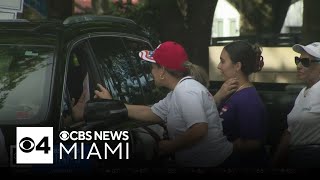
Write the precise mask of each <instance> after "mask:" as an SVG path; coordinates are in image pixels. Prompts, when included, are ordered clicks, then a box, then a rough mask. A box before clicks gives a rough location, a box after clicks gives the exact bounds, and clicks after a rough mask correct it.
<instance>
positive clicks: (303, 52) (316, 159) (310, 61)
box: [273, 42, 320, 168]
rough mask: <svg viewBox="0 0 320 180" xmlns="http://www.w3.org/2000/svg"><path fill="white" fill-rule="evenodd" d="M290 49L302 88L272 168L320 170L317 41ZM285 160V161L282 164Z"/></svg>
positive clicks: (319, 53)
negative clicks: (304, 85)
mask: <svg viewBox="0 0 320 180" xmlns="http://www.w3.org/2000/svg"><path fill="white" fill-rule="evenodd" d="M292 48H293V50H294V51H295V52H297V53H299V54H300V57H295V63H296V65H297V77H298V78H299V79H300V80H302V81H304V82H305V84H306V87H304V88H303V89H302V90H301V91H300V93H299V95H298V96H297V98H296V100H295V103H294V107H293V109H292V110H291V112H290V113H289V114H288V116H287V124H288V128H287V129H286V130H285V132H284V133H283V135H282V138H281V141H280V144H279V146H278V149H277V151H276V153H275V155H274V159H273V165H275V166H277V167H279V166H288V167H292V168H320V42H314V43H311V44H309V45H307V46H303V45H300V44H296V45H294V46H293V47H292ZM285 159H287V161H285Z"/></svg>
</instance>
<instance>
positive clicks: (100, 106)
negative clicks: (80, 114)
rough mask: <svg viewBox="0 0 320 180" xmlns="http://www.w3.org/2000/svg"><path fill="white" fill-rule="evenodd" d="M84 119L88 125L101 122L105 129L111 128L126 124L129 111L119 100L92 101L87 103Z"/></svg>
mask: <svg viewBox="0 0 320 180" xmlns="http://www.w3.org/2000/svg"><path fill="white" fill-rule="evenodd" d="M84 119H85V120H86V122H87V123H88V124H89V123H99V122H100V123H101V124H103V126H104V127H110V126H112V125H118V124H121V123H123V122H126V121H127V120H128V110H127V108H126V106H125V105H124V103H123V102H121V101H119V100H113V99H92V100H89V101H88V102H87V103H86V107H85V109H84ZM100 123H99V124H100Z"/></svg>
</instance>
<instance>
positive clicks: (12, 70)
mask: <svg viewBox="0 0 320 180" xmlns="http://www.w3.org/2000/svg"><path fill="white" fill-rule="evenodd" d="M0 37H1V38H0V125H1V128H2V131H3V132H4V136H5V138H6V141H7V145H8V147H9V146H11V145H14V144H15V127H17V126H50V127H53V128H54V137H58V133H59V132H60V131H62V130H108V129H111V130H117V129H122V130H123V129H125V130H128V131H129V133H130V137H131V138H130V141H131V142H130V143H131V145H132V148H131V150H130V151H131V153H132V156H131V157H137V158H138V159H139V158H141V159H144V160H145V159H147V160H148V159H152V158H153V156H154V149H153V148H154V142H153V141H154V140H152V139H154V138H153V137H156V136H157V135H161V134H162V132H163V128H162V127H161V126H157V125H153V126H149V125H146V124H139V123H137V122H136V121H131V120H130V121H126V120H122V119H119V117H121V116H119V117H117V116H113V117H115V119H114V121H113V119H112V118H111V119H110V117H109V119H107V120H108V122H107V121H106V119H103V118H102V119H101V117H99V116H98V115H97V114H95V113H96V112H89V111H86V112H87V113H88V112H89V113H88V114H86V116H87V117H88V119H87V121H76V120H72V119H71V121H70V122H71V123H65V119H66V117H71V118H72V117H73V116H72V115H71V114H72V113H71V110H70V109H71V107H72V99H73V98H74V99H75V101H76V102H75V103H77V99H79V97H80V96H81V93H82V92H83V90H87V91H88V93H89V94H90V97H89V98H88V99H91V100H92V99H93V97H94V90H96V89H97V86H96V85H97V83H100V84H102V85H103V86H105V87H107V88H108V89H109V90H110V92H111V93H112V96H113V98H114V99H118V100H121V101H122V102H126V103H129V104H149V105H151V104H153V103H154V102H157V101H158V100H159V99H161V98H163V94H161V93H160V91H159V90H158V89H157V88H156V87H154V85H153V79H152V76H151V74H150V72H147V71H145V69H147V68H146V66H145V65H144V64H142V63H141V61H140V59H139V56H138V52H139V51H140V50H143V49H153V47H154V45H155V44H158V42H156V41H153V40H152V38H151V37H150V36H149V34H148V33H147V32H146V31H144V30H143V29H142V28H141V27H139V26H138V25H137V24H136V23H134V22H133V21H131V20H129V19H124V18H119V17H112V16H92V15H85V16H74V17H69V18H67V19H66V20H65V21H64V22H63V23H61V22H27V21H24V20H18V21H13V22H1V26H0ZM88 99H87V100H88ZM95 103H97V102H92V105H93V108H91V110H92V109H93V110H94V108H95ZM114 105H116V103H114ZM97 107H98V106H97ZM90 113H91V114H90ZM95 117H97V119H95ZM124 119H125V118H124ZM106 122H107V123H106ZM141 127H142V128H141ZM155 129H156V130H155ZM159 132H160V133H159ZM150 134H151V135H150ZM150 143H151V144H150ZM145 146H148V147H149V148H146V147H145ZM8 151H10V150H8Z"/></svg>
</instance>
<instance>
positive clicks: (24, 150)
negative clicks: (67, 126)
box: [16, 127, 130, 164]
mask: <svg viewBox="0 0 320 180" xmlns="http://www.w3.org/2000/svg"><path fill="white" fill-rule="evenodd" d="M59 138H60V140H61V141H60V143H59V145H58V149H57V146H55V149H54V146H53V128H52V127H17V139H16V163H17V164H53V163H54V160H57V158H59V160H62V159H64V158H65V157H66V156H68V159H70V158H72V159H74V160H78V159H80V160H88V159H90V158H91V157H93V156H94V158H95V159H96V158H98V159H108V158H109V157H110V156H112V157H117V158H118V159H119V160H121V159H129V154H130V150H129V146H130V145H129V132H128V131H71V132H67V131H61V132H60V134H59ZM96 141H98V142H100V143H99V145H100V148H99V145H98V144H97V143H96ZM64 143H65V144H64ZM101 145H103V147H101ZM54 155H59V157H57V156H54ZM55 163H57V161H56V162H55Z"/></svg>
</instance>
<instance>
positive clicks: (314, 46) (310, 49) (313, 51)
mask: <svg viewBox="0 0 320 180" xmlns="http://www.w3.org/2000/svg"><path fill="white" fill-rule="evenodd" d="M292 49H293V50H294V51H295V52H297V53H300V54H301V53H302V52H306V53H308V54H309V55H311V56H313V57H315V58H316V60H319V61H320V42H313V43H311V44H309V45H306V46H303V45H301V44H295V45H294V46H292Z"/></svg>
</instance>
